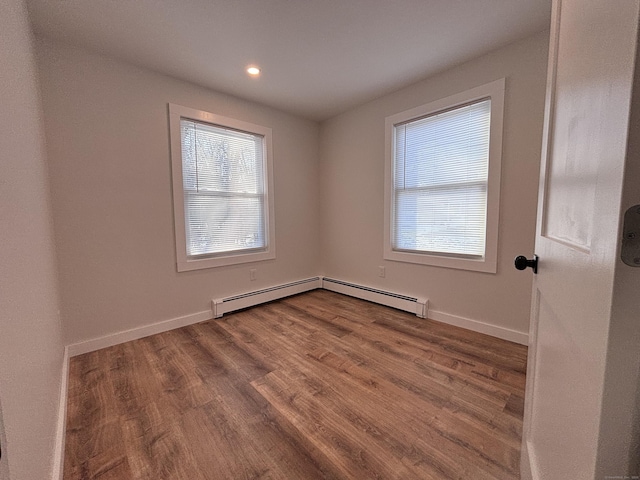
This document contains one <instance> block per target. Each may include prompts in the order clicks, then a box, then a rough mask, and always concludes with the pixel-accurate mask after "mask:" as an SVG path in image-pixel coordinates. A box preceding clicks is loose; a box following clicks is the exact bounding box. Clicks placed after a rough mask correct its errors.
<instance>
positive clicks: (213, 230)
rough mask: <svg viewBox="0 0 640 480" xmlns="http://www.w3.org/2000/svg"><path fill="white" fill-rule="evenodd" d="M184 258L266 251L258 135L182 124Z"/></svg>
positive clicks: (218, 127)
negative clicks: (185, 254)
mask: <svg viewBox="0 0 640 480" xmlns="http://www.w3.org/2000/svg"><path fill="white" fill-rule="evenodd" d="M180 132H181V142H182V182H183V192H184V213H185V236H186V248H187V257H190V258H194V257H201V256H215V255H217V254H223V253H230V252H239V253H240V252H246V251H250V250H260V249H265V248H266V246H267V238H268V235H267V232H266V224H265V171H264V170H265V167H264V151H263V138H264V137H262V136H261V135H256V134H253V133H248V132H242V131H237V130H232V129H228V128H224V127H220V126H215V125H210V124H206V123H201V122H196V121H193V120H187V119H181V120H180Z"/></svg>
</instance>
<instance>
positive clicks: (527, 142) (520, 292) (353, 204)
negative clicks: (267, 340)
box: [320, 32, 548, 334]
mask: <svg viewBox="0 0 640 480" xmlns="http://www.w3.org/2000/svg"><path fill="white" fill-rule="evenodd" d="M547 47H548V33H547V32H545V33H541V34H538V35H536V36H534V37H531V38H529V39H526V40H524V41H521V42H519V43H516V44H513V45H510V46H507V47H505V48H502V49H500V50H497V51H494V52H492V53H490V54H488V55H486V56H483V57H480V58H478V59H475V60H473V61H470V62H468V63H465V64H463V65H460V66H458V67H456V68H453V69H451V70H449V71H446V72H444V73H442V74H440V75H436V76H434V77H431V78H429V79H426V80H424V81H422V82H419V83H417V84H414V85H411V86H409V87H407V88H404V89H402V90H400V91H397V92H395V93H392V94H390V95H386V96H384V97H382V98H379V99H377V100H375V101H372V102H370V103H367V104H365V105H362V106H360V107H358V108H355V109H353V110H350V111H349V112H347V113H345V114H343V115H340V116H338V117H336V118H333V119H332V120H330V121H327V122H325V123H324V124H323V125H322V131H321V166H320V172H321V231H322V245H321V255H322V259H323V265H324V274H325V275H327V276H330V277H335V278H339V279H344V280H349V281H354V282H358V283H362V284H365V285H369V286H374V287H378V288H382V289H386V290H390V291H396V292H400V293H406V294H411V295H414V296H421V297H426V298H428V299H429V302H430V311H435V312H442V313H444V314H447V315H453V316H456V317H463V318H467V319H472V320H477V321H480V322H485V323H488V324H492V325H494V326H498V327H501V328H504V329H509V330H515V331H517V332H521V333H523V334H524V333H526V332H528V328H529V309H530V304H531V272H530V271H527V272H518V271H516V270H515V269H514V267H513V259H514V257H515V256H517V255H520V254H524V255H527V256H528V257H530V256H531V255H532V254H533V248H534V235H535V219H536V203H537V188H538V175H539V162H540V148H541V135H542V121H543V109H544V92H545V77H546V62H547ZM426 48H428V47H426ZM501 77H506V79H507V80H506V82H507V86H506V96H505V117H504V140H503V156H502V190H501V201H500V208H501V210H500V232H499V235H500V237H499V247H498V248H499V251H498V254H499V260H498V273H497V274H486V273H478V272H468V271H463V270H453V269H446V268H439V267H431V266H421V265H414V264H409V263H401V262H393V261H385V260H383V256H382V255H383V221H384V218H383V206H384V205H383V197H384V190H383V187H384V160H385V157H384V121H385V117H387V116H389V115H392V114H395V113H398V112H401V111H404V110H407V109H409V108H412V107H416V106H419V105H422V104H425V103H428V102H431V101H433V100H437V99H440V98H444V97H446V96H449V95H452V94H454V93H458V92H461V91H464V90H466V89H469V88H472V87H475V86H478V85H482V84H484V83H488V82H490V81H492V80H496V79H498V78H501ZM379 265H383V266H385V267H386V278H379V277H378V266H379ZM432 315H435V313H433V314H432Z"/></svg>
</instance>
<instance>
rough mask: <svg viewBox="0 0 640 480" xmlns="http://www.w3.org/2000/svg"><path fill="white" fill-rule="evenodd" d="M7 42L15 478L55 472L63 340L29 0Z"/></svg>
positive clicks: (3, 283)
mask: <svg viewBox="0 0 640 480" xmlns="http://www.w3.org/2000/svg"><path fill="white" fill-rule="evenodd" d="M0 45H1V47H0V106H1V108H0V400H1V403H2V413H3V414H4V425H5V429H6V443H5V444H3V445H2V462H1V464H0V477H2V478H3V479H4V478H6V477H5V475H6V473H7V472H6V468H7V465H6V460H7V459H8V461H9V465H8V467H9V470H10V478H11V479H12V480H40V479H46V478H51V468H52V454H53V449H54V436H55V435H54V433H55V427H56V420H57V411H58V403H59V393H60V380H61V374H62V357H63V346H62V340H61V328H60V321H59V315H58V293H57V285H56V282H57V281H56V271H55V255H54V242H53V234H52V226H51V215H50V204H49V198H48V197H49V189H48V185H47V172H46V164H45V160H46V158H45V152H44V134H43V131H42V127H41V116H40V102H39V99H38V89H37V82H36V76H35V65H34V57H33V51H32V45H31V38H30V31H29V26H28V22H27V15H26V10H25V8H24V5H23V2H22V0H3V1H2V2H0ZM1 423H2V422H0V427H1ZM0 437H2V435H1V434H0Z"/></svg>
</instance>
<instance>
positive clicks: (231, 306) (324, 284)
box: [211, 277, 429, 318]
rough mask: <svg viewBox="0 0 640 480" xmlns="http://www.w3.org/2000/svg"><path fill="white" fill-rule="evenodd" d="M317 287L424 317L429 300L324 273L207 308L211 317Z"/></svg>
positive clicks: (224, 299) (227, 299)
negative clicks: (211, 313)
mask: <svg viewBox="0 0 640 480" xmlns="http://www.w3.org/2000/svg"><path fill="white" fill-rule="evenodd" d="M317 288H324V289H325V290H331V291H332V292H338V293H342V294H344V295H349V296H351V297H356V298H361V299H363V300H368V301H370V302H374V303H379V304H381V305H386V306H388V307H393V308H397V309H398V310H404V311H405V312H411V313H413V314H415V315H417V316H418V317H420V318H427V313H428V305H429V302H428V300H426V299H421V298H414V297H408V296H406V295H400V294H398V293H392V292H386V291H384V290H378V289H376V288H371V287H366V286H364V285H357V284H355V283H349V282H345V281H342V280H336V279H335V278H327V277H312V278H306V279H304V280H298V281H296V282H290V283H285V284H283V285H277V286H274V287H269V288H263V289H262V290H256V291H253V292H247V293H242V294H240V295H234V296H231V297H227V298H220V299H216V300H212V301H211V309H212V310H213V317H214V318H220V317H222V316H223V315H224V314H225V313H229V312H234V311H236V310H241V309H243V308H248V307H253V306H254V305H259V304H261V303H266V302H271V301H273V300H278V299H279V298H284V297H289V296H291V295H296V294H298V293H303V292H308V291H309V290H315V289H317Z"/></svg>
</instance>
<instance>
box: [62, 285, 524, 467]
mask: <svg viewBox="0 0 640 480" xmlns="http://www.w3.org/2000/svg"><path fill="white" fill-rule="evenodd" d="M525 371H526V347H523V346H521V345H516V344H512V343H510V342H505V341H503V340H499V339H494V338H491V337H488V336H486V335H481V334H477V333H475V332H468V331H466V330H463V329H459V328H456V327H451V326H448V325H443V324H438V323H437V322H433V321H430V320H424V319H418V318H416V317H415V316H412V315H410V314H407V313H405V312H400V311H398V310H394V309H390V308H386V307H382V306H380V305H375V304H372V303H369V302H365V301H361V300H358V299H355V298H352V297H348V296H344V295H341V294H337V293H335V292H328V291H325V290H316V291H312V292H307V293H304V294H301V295H297V296H294V297H289V298H286V299H283V300H280V301H276V302H272V303H270V304H265V305H261V306H258V307H254V308H251V309H247V310H244V311H240V312H236V313H233V314H231V315H227V316H225V317H223V318H222V319H220V320H214V321H208V322H203V323H200V324H197V325H191V326H188V327H184V328H181V329H176V330H173V331H171V332H165V333H162V334H158V335H154V336H151V337H147V338H143V339H140V340H135V341H133V342H128V343H125V344H122V345H117V346H114V347H110V348H107V349H104V350H100V351H98V352H92V353H89V354H86V355H82V356H79V357H75V358H73V359H72V360H71V364H70V380H69V406H68V412H67V415H68V420H67V434H66V435H67V438H66V442H67V444H66V450H65V469H64V478H65V480H76V479H85V478H87V479H88V478H105V479H109V478H119V479H135V480H151V479H153V480H157V479H177V480H182V479H184V480H199V479H211V478H216V479H234V480H235V479H244V478H247V479H248V478H279V479H291V478H300V479H310V480H311V479H362V478H381V479H382V478H384V479H396V478H397V479H434V480H435V479H438V480H439V479H454V478H455V479H469V478H473V479H477V480H495V479H500V480H510V479H517V478H518V459H519V449H520V439H521V431H522V409H523V407H522V405H523V400H522V399H523V396H524V372H525Z"/></svg>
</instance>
